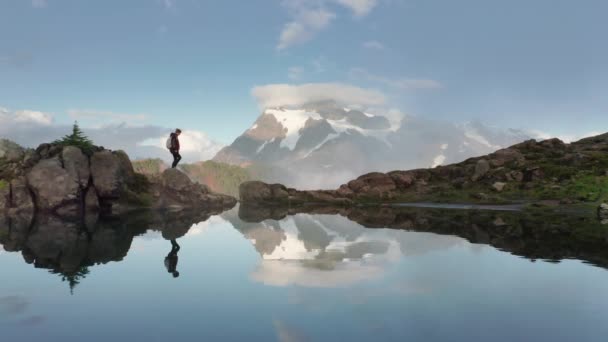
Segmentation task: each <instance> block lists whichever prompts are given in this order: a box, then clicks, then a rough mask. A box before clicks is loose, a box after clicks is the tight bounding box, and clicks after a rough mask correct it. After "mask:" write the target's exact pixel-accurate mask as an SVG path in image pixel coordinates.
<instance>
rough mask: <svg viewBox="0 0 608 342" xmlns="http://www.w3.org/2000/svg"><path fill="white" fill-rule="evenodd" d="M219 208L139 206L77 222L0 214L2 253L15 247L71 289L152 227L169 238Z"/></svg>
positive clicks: (123, 253)
mask: <svg viewBox="0 0 608 342" xmlns="http://www.w3.org/2000/svg"><path fill="white" fill-rule="evenodd" d="M220 212H221V210H216V211H213V212H200V211H198V212H191V211H175V212H172V211H142V212H135V213H130V214H129V215H125V216H115V217H109V218H103V219H99V218H98V217H96V216H92V217H86V218H85V219H84V220H83V221H66V220H62V219H60V218H58V217H56V216H36V217H31V216H28V215H16V216H10V217H0V244H2V246H3V248H4V250H6V251H7V252H21V254H22V255H23V258H24V260H25V262H27V263H28V264H32V265H33V266H34V267H36V268H44V269H48V270H49V271H50V272H51V273H56V274H59V275H60V276H61V278H62V279H63V280H64V281H66V282H68V285H69V286H70V288H71V289H72V290H73V288H74V287H75V286H76V285H77V284H78V283H79V282H80V280H81V279H82V278H84V277H86V275H87V274H88V273H89V272H90V269H89V268H90V267H91V266H94V265H97V264H106V263H108V262H112V261H114V262H118V261H121V260H123V259H124V258H125V257H126V256H127V253H128V252H129V249H130V248H131V244H132V242H133V238H134V237H135V236H139V235H142V234H144V233H146V232H147V231H150V230H152V231H160V232H161V233H162V237H163V238H164V239H166V240H171V241H175V240H176V239H178V238H180V237H182V236H184V235H185V234H186V233H187V232H188V230H189V229H190V227H192V226H193V225H194V224H197V223H200V222H203V221H206V220H207V219H209V218H210V217H211V216H212V215H216V214H219V213H220ZM172 246H174V245H173V244H172ZM176 250H177V249H176V248H175V247H174V248H172V252H173V259H172V260H171V261H172V264H171V266H173V267H172V269H171V271H170V272H171V273H173V274H174V276H175V275H176V274H178V273H177V271H176V270H175V267H176V266H177V265H176V264H177V255H176V254H177V252H176ZM174 264H175V265H174Z"/></svg>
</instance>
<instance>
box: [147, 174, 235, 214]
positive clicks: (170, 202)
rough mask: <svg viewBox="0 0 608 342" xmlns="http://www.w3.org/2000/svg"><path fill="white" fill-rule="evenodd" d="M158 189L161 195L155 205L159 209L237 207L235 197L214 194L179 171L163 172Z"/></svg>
mask: <svg viewBox="0 0 608 342" xmlns="http://www.w3.org/2000/svg"><path fill="white" fill-rule="evenodd" d="M157 188H158V190H157V191H158V193H159V194H160V196H159V198H158V200H157V201H156V204H155V205H154V207H157V208H197V207H199V208H200V207H202V208H204V207H214V208H218V207H219V208H222V207H226V208H227V207H230V208H231V207H233V206H234V205H236V199H235V198H234V197H232V196H228V195H223V194H218V193H213V192H211V191H209V188H208V187H207V186H205V185H203V184H200V183H194V182H192V181H191V180H190V178H188V176H187V175H186V174H184V173H183V172H181V171H179V170H177V169H167V170H165V171H163V173H162V175H161V178H160V183H159V184H158V185H157Z"/></svg>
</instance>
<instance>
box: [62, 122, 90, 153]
mask: <svg viewBox="0 0 608 342" xmlns="http://www.w3.org/2000/svg"><path fill="white" fill-rule="evenodd" d="M53 143H54V144H59V145H62V146H76V147H78V148H80V149H81V150H82V152H84V153H86V154H91V153H92V152H93V149H94V148H95V145H94V144H93V141H92V140H91V139H89V138H88V137H87V136H86V135H85V134H84V132H82V130H81V129H80V127H79V126H78V121H74V126H73V127H72V134H68V135H66V136H64V137H63V138H61V139H59V140H55V141H54V142H53Z"/></svg>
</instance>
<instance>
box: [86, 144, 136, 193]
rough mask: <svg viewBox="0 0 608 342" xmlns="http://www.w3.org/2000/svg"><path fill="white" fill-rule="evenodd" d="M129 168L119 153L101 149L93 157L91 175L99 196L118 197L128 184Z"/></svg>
mask: <svg viewBox="0 0 608 342" xmlns="http://www.w3.org/2000/svg"><path fill="white" fill-rule="evenodd" d="M127 174H128V170H127V169H126V168H125V163H124V160H123V159H122V158H121V157H119V155H118V153H115V152H111V151H107V150H105V151H100V152H96V153H94V154H93V156H92V157H91V176H92V181H93V185H94V186H95V189H97V193H98V194H99V197H101V198H103V199H117V198H120V196H121V195H122V194H123V193H124V189H125V187H126V186H127V184H128V182H127V180H128V179H127Z"/></svg>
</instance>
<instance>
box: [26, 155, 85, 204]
mask: <svg viewBox="0 0 608 342" xmlns="http://www.w3.org/2000/svg"><path fill="white" fill-rule="evenodd" d="M27 183H28V185H29V188H30V189H31V191H32V193H33V195H34V198H35V200H36V206H37V208H38V209H39V210H41V211H49V212H50V211H55V210H66V208H64V207H66V206H69V207H70V208H69V209H68V210H67V211H73V210H74V211H77V210H78V205H79V200H80V199H81V198H82V190H81V188H80V185H79V183H78V178H77V177H74V175H70V173H69V172H68V170H66V169H64V168H63V167H62V166H61V161H60V160H59V158H57V157H54V158H51V159H44V160H42V161H40V162H39V163H38V164H36V166H34V167H33V168H32V170H30V171H29V172H28V173H27Z"/></svg>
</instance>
